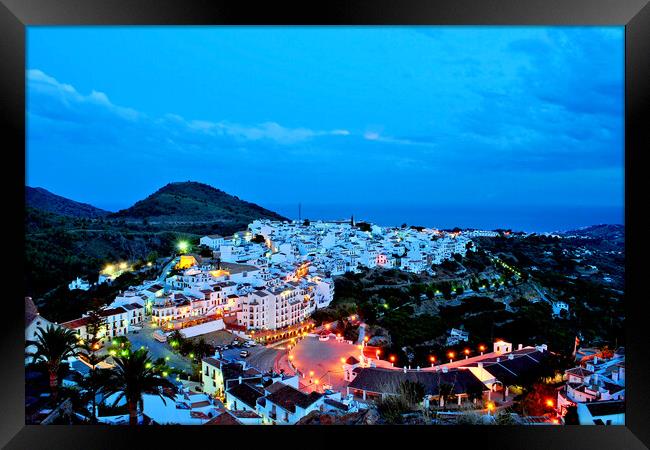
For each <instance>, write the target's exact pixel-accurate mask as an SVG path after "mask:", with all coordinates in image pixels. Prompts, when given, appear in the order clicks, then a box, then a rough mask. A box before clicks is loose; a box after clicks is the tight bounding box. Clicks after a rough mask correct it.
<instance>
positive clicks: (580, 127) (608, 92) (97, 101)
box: [26, 27, 624, 225]
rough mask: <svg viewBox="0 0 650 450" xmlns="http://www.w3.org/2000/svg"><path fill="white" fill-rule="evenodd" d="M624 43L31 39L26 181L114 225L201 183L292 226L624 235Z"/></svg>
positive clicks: (610, 35)
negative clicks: (359, 221)
mask: <svg viewBox="0 0 650 450" xmlns="http://www.w3.org/2000/svg"><path fill="white" fill-rule="evenodd" d="M623 36H624V35H623V28H622V27H337V28H335V27H295V28H287V27H221V28H218V27H183V28H181V27H30V28H29V29H28V35H27V44H28V57H27V73H26V76H27V94H28V96H27V124H28V127H27V155H26V157H27V174H26V176H27V184H28V185H30V186H41V187H44V188H46V189H48V190H51V191H53V192H55V193H57V194H59V195H63V196H65V197H69V198H72V199H75V200H78V201H83V202H88V203H92V204H94V205H96V206H99V207H103V208H106V209H110V210H116V209H119V208H124V207H128V206H130V205H131V204H132V203H133V202H135V201H136V200H139V199H141V198H143V197H145V196H146V195H148V194H150V193H152V192H153V191H155V190H156V189H158V188H159V187H161V186H162V185H164V184H166V183H168V182H170V181H186V180H195V181H201V182H205V183H209V184H211V185H213V186H215V187H217V188H219V189H222V190H224V191H226V192H228V193H231V194H234V195H238V196H239V197H240V198H243V199H246V200H249V201H253V202H256V203H259V204H261V205H263V206H267V207H272V208H275V209H278V210H280V211H281V212H285V213H286V214H292V213H293V210H294V209H296V207H295V205H296V204H297V203H298V202H302V203H303V210H306V211H310V208H312V209H311V211H313V213H315V214H317V211H321V210H322V211H328V212H330V213H331V214H338V212H339V210H340V211H341V212H340V214H339V215H344V214H345V215H347V214H348V210H351V209H352V210H353V209H355V208H361V209H363V208H371V209H372V208H375V210H381V209H383V210H384V213H385V210H387V209H391V208H392V207H393V206H397V205H399V206H400V207H402V208H404V207H406V208H408V207H409V205H410V206H411V207H412V208H416V209H418V208H420V209H422V208H424V209H427V210H432V209H435V208H441V209H440V210H443V209H444V208H450V207H452V206H453V208H454V209H455V210H456V209H458V208H460V209H462V210H463V213H464V214H465V215H470V216H471V215H472V214H473V212H475V214H476V215H478V214H483V213H481V211H485V210H494V211H497V210H498V211H500V213H499V214H505V217H506V218H507V216H508V211H510V212H511V213H513V214H514V211H519V212H521V211H522V210H526V211H527V212H528V213H530V212H531V211H545V213H544V214H545V215H546V216H548V215H559V214H556V213H554V211H556V212H557V211H561V210H562V211H571V210H573V209H581V208H582V209H583V210H584V209H586V210H590V211H592V213H590V214H591V215H589V218H588V220H587V219H585V220H587V221H588V222H589V221H591V222H593V223H600V222H617V223H622V211H623V180H624V172H623V160H624V135H623V107H624V103H623V102H624V98H623V81H624V77H623V75H624V51H623ZM288 205H291V206H288ZM332 205H335V206H332ZM336 205H338V206H336ZM321 207H322V209H320V210H319V208H321ZM289 208H290V210H289ZM337 208H338V209H337ZM603 211H607V212H603ZM368 214H369V215H372V213H370V212H369V213H368ZM294 215H295V214H294ZM513 217H514V215H513ZM370 218H371V219H372V217H370ZM394 220H398V219H397V218H396V219H394ZM413 220H417V217H416V218H415V219H413ZM459 220H460V219H459ZM513 220H514V219H513ZM533 220H534V219H533ZM578 222H580V221H578ZM580 224H583V225H586V224H588V223H576V225H580ZM432 225H433V224H432Z"/></svg>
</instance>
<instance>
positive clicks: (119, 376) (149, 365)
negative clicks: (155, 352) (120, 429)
mask: <svg viewBox="0 0 650 450" xmlns="http://www.w3.org/2000/svg"><path fill="white" fill-rule="evenodd" d="M101 391H102V392H103V393H104V394H105V396H110V395H112V394H118V396H117V398H116V399H115V402H114V404H117V403H118V402H119V401H120V400H122V399H125V400H126V404H127V408H128V410H129V425H137V423H138V410H142V409H143V408H144V401H143V398H142V396H143V394H154V395H158V396H159V397H160V398H161V399H162V401H163V403H166V402H165V397H167V398H169V399H170V400H173V399H174V395H173V394H172V393H170V392H169V391H171V392H173V393H174V394H175V393H176V387H175V386H174V385H173V384H172V383H171V382H170V381H169V380H167V379H165V378H161V377H159V376H158V375H156V374H155V373H154V368H153V362H152V360H151V358H150V357H149V351H148V350H146V349H140V350H138V351H135V352H132V353H131V352H130V353H129V354H128V355H127V356H124V357H117V358H115V368H114V370H113V371H112V372H111V374H110V375H109V376H108V379H107V380H106V382H105V383H104V386H103V387H102V388H101Z"/></svg>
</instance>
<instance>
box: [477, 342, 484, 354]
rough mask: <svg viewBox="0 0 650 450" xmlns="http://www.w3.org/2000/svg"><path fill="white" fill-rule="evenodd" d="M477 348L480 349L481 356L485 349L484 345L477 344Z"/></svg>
mask: <svg viewBox="0 0 650 450" xmlns="http://www.w3.org/2000/svg"><path fill="white" fill-rule="evenodd" d="M478 349H479V350H480V351H481V356H482V355H483V352H484V351H485V345H483V344H481V345H479V346H478Z"/></svg>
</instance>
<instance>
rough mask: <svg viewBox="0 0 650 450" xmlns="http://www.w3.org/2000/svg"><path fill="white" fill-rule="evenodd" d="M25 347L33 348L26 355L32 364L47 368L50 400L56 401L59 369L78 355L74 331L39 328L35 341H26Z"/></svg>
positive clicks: (77, 342)
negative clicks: (50, 393) (33, 348)
mask: <svg viewBox="0 0 650 450" xmlns="http://www.w3.org/2000/svg"><path fill="white" fill-rule="evenodd" d="M25 345H26V347H30V346H32V345H33V346H35V347H36V350H35V351H34V352H32V353H28V354H27V356H31V357H32V362H34V363H36V362H42V363H44V364H45V367H46V368H47V372H48V374H49V377H50V390H51V391H52V399H53V400H54V401H56V398H57V395H58V388H59V382H60V380H59V368H60V367H61V363H62V362H64V361H65V360H66V359H68V358H70V357H74V356H77V354H78V353H79V346H80V344H79V340H78V338H77V335H76V334H75V332H74V331H72V330H68V329H65V328H61V327H55V326H54V325H48V326H47V328H45V329H43V328H39V330H38V331H37V332H36V340H34V341H27V342H26V343H25Z"/></svg>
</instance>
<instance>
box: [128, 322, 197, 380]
mask: <svg viewBox="0 0 650 450" xmlns="http://www.w3.org/2000/svg"><path fill="white" fill-rule="evenodd" d="M141 326H142V329H141V330H139V331H138V332H137V333H129V334H128V335H127V338H128V339H129V341H131V348H132V349H133V350H137V349H139V348H140V347H142V346H144V347H146V348H147V349H149V353H150V354H151V358H152V359H154V360H155V359H158V358H166V357H169V360H168V361H167V365H168V366H170V367H175V368H177V369H181V370H184V371H185V372H191V371H192V364H191V362H190V360H189V359H187V358H184V357H182V356H180V355H179V354H178V353H174V352H172V350H171V348H170V347H169V345H168V344H167V343H164V342H158V341H157V340H155V339H154V337H153V332H154V331H155V330H156V329H155V328H153V327H152V326H151V323H150V322H145V323H143V324H142V325H141Z"/></svg>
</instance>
